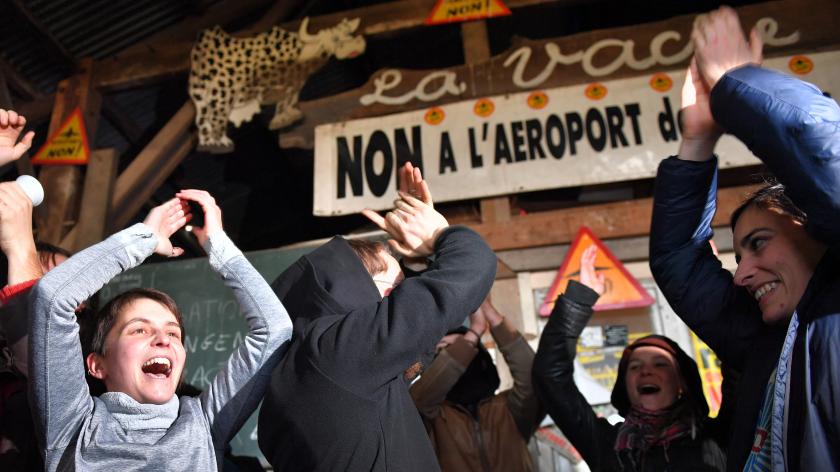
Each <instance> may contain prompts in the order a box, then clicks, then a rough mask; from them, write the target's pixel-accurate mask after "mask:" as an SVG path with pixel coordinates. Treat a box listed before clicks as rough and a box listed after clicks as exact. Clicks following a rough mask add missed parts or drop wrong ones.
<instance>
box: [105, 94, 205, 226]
mask: <svg viewBox="0 0 840 472" xmlns="http://www.w3.org/2000/svg"><path fill="white" fill-rule="evenodd" d="M194 119H195V107H194V106H193V103H192V101H189V100H188V101H187V102H186V103H185V104H184V106H182V107H181V109H180V110H178V112H177V113H175V115H174V116H173V117H172V119H170V120H169V122H168V123H166V125H164V127H163V128H162V129H161V130H160V131H159V132H158V134H157V135H155V137H154V138H152V140H151V141H149V144H147V145H146V147H145V148H143V150H142V151H140V153H139V154H138V155H137V157H135V158H134V160H133V161H131V164H130V165H129V166H128V167H127V168H126V169H125V170H124V171H123V172H122V173H121V174H120V176H119V177H118V178H117V183H116V187H115V188H114V198H113V201H112V202H111V225H112V228H113V229H119V228H122V227H123V226H124V225H125V224H126V223H128V221H130V219H131V218H132V217H133V216H134V215H135V214H136V213H137V212H138V211H139V210H140V208H141V207H142V206H143V204H144V203H146V201H148V200H149V197H151V196H152V194H153V193H154V192H155V190H157V189H158V187H160V185H161V184H162V183H163V182H164V181H165V180H166V179H167V178H168V177H169V175H170V174H171V173H172V171H174V170H175V168H176V167H178V164H180V163H181V161H183V160H184V158H185V157H187V155H188V154H189V153H190V151H192V150H193V148H194V147H195V143H196V139H197V137H196V133H195V132H193V131H190V127H191V126H192V124H193V120H194Z"/></svg>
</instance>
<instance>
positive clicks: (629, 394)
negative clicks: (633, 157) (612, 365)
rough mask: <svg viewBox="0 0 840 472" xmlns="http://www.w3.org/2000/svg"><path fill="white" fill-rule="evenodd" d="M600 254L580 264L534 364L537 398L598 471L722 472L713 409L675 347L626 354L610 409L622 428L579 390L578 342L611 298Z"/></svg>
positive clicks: (668, 343)
mask: <svg viewBox="0 0 840 472" xmlns="http://www.w3.org/2000/svg"><path fill="white" fill-rule="evenodd" d="M595 256H596V248H595V247H594V246H591V247H589V248H588V249H587V250H586V251H584V253H583V255H582V256H581V271H580V278H581V282H580V283H578V282H577V281H574V280H572V281H570V282H569V286H568V288H567V289H566V293H564V294H563V295H560V296H559V297H558V298H557V302H556V303H555V305H554V310H553V311H552V313H551V318H550V319H549V321H548V324H547V325H546V327H545V330H543V333H542V337H541V339H540V346H539V349H538V351H537V355H536V358H535V359H534V369H533V370H534V387H535V389H536V392H537V397H538V398H539V399H540V401H541V402H542V404H543V406H544V407H545V408H546V410H547V411H548V414H549V415H551V418H552V419H553V420H554V422H555V424H556V425H557V426H558V427H559V428H560V429H561V430H562V431H563V434H565V435H566V437H567V438H568V439H569V441H570V442H571V443H572V445H573V446H574V447H575V448H576V449H577V450H578V452H579V453H580V455H581V456H582V457H583V459H584V460H585V461H586V463H587V465H588V466H589V468H590V469H591V470H592V471H625V470H627V471H630V470H632V471H662V470H668V471H719V470H724V469H725V466H726V463H725V459H724V455H723V452H722V451H721V450H720V448H719V447H718V445H717V443H716V442H715V441H714V440H712V439H711V438H710V437H709V436H708V435H707V434H706V432H705V425H706V422H707V421H708V413H709V407H708V406H707V404H706V398H705V397H704V395H703V387H702V384H701V382H700V374H699V373H698V372H697V365H696V364H695V362H694V360H692V359H691V358H690V357H689V356H688V355H687V354H686V353H685V352H684V351H683V350H682V349H680V347H679V346H678V345H677V343H675V342H674V341H673V340H671V339H669V338H666V337H664V336H658V335H650V336H645V337H643V338H641V339H638V340H637V341H635V342H634V343H632V344H631V345H629V346H627V348H626V349H624V353H623V354H622V356H621V361H620V362H619V366H618V377H617V379H616V383H615V386H614V387H613V391H612V397H611V401H612V404H613V406H615V408H616V409H617V410H618V412H619V414H620V415H621V416H623V417H624V422H623V423H618V424H616V425H611V424H610V423H609V422H607V420H606V419H604V418H599V417H597V416H596V415H595V413H594V412H593V411H592V407H590V405H589V403H588V402H587V401H586V399H585V398H584V397H583V395H582V394H581V393H580V391H579V390H578V389H577V386H576V385H575V382H574V378H573V374H574V358H575V350H576V346H577V340H578V338H579V337H580V334H581V332H582V331H583V328H584V327H585V326H586V324H587V323H588V322H589V319H590V317H591V316H592V306H593V305H594V304H595V302H596V301H597V300H598V297H599V296H600V294H602V293H603V291H604V276H603V274H596V273H595Z"/></svg>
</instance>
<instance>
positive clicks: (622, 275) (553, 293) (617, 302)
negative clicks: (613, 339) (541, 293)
mask: <svg viewBox="0 0 840 472" xmlns="http://www.w3.org/2000/svg"><path fill="white" fill-rule="evenodd" d="M593 244H594V245H595V246H596V247H597V248H598V255H597V256H596V258H595V271H596V272H598V273H602V274H604V275H605V278H606V284H605V285H606V288H605V290H604V294H603V295H601V297H600V298H599V299H598V302H597V303H596V304H595V306H594V309H595V310H616V309H621V308H633V307H642V306H649V305H652V304H653V297H651V296H650V294H649V293H648V292H647V290H645V289H644V288H643V287H642V286H641V285H639V282H638V281H637V280H636V279H635V278H633V276H632V275H630V273H629V272H627V269H625V268H624V265H622V264H621V261H619V260H618V259H616V258H615V256H614V255H613V253H612V252H611V251H610V250H609V249H608V248H607V247H606V246H604V243H602V242H601V240H600V239H598V238H597V237H595V235H594V234H592V231H590V230H589V228H587V227H585V226H581V227H580V231H578V234H577V236H576V237H575V240H574V242H573V243H572V245H571V246H570V247H569V251H568V252H567V253H566V258H565V259H563V264H562V265H561V266H560V270H558V271H557V277H555V278H554V282H553V283H552V284H551V288H549V289H548V293H546V295H545V300H544V301H543V304H542V306H540V315H541V316H548V315H550V314H551V310H553V309H554V301H555V300H557V296H558V295H560V294H561V293H563V292H565V291H566V286H567V285H569V280H572V279H574V280H577V281H580V256H581V254H583V251H584V250H586V248H587V247H589V246H590V245H593Z"/></svg>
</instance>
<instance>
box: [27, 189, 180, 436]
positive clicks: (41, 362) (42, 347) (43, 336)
mask: <svg viewBox="0 0 840 472" xmlns="http://www.w3.org/2000/svg"><path fill="white" fill-rule="evenodd" d="M184 222H185V216H184V212H183V210H182V209H181V205H180V203H179V202H178V200H177V199H173V200H170V201H169V202H166V203H165V204H163V205H161V206H159V207H156V208H155V209H154V210H152V212H151V213H150V214H149V217H147V218H146V221H145V223H138V224H136V225H134V226H132V227H130V228H127V229H125V230H123V231H120V232H119V233H117V234H115V235H113V236H111V237H110V238H108V239H106V240H105V241H103V242H101V243H99V244H96V245H94V246H91V247H89V248H87V249H85V250H84V251H81V252H80V253H78V254H76V255H75V256H73V257H71V258H70V259H68V260H67V261H66V262H64V263H62V264H61V265H59V266H57V267H56V268H55V269H53V270H51V271H50V272H48V273H47V274H46V275H45V276H44V277H42V278H41V280H39V281H38V283H37V284H35V287H34V288H33V291H32V294H31V298H30V307H31V308H30V314H31V320H30V336H29V393H30V398H31V403H32V407H33V411H32V413H33V417H34V419H35V426H36V430H37V432H38V436H39V441H40V442H41V445H42V446H44V447H46V448H47V449H48V450H50V449H55V448H61V447H64V446H66V445H67V444H68V442H69V441H70V440H72V439H73V436H74V434H75V433H76V432H77V431H78V427H79V425H80V424H81V422H82V421H83V420H84V418H85V416H86V415H88V414H89V413H90V410H91V408H92V405H93V402H92V400H91V398H90V393H89V392H88V387H87V383H86V382H85V374H84V370H83V369H84V367H83V366H84V361H83V359H82V347H81V344H80V342H79V327H78V325H77V324H76V314H75V311H76V308H77V307H78V306H79V305H80V304H81V303H82V302H83V301H85V300H87V299H88V298H89V297H90V296H91V295H93V294H94V293H95V292H96V291H97V290H99V289H100V288H102V286H103V285H105V284H106V283H108V282H109V281H110V280H111V279H112V278H113V277H114V276H116V275H117V274H120V273H121V272H123V271H125V270H128V269H131V268H132V267H135V266H137V265H139V264H140V263H141V262H143V260H144V259H146V257H148V256H149V255H151V254H152V253H153V252H158V253H160V254H164V255H171V254H174V253H176V252H180V250H177V251H176V250H174V249H173V248H172V245H171V243H170V242H169V236H170V235H171V234H172V233H173V232H174V231H175V230H176V229H177V228H180V227H181V226H183V224H184Z"/></svg>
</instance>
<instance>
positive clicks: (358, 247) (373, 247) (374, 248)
mask: <svg viewBox="0 0 840 472" xmlns="http://www.w3.org/2000/svg"><path fill="white" fill-rule="evenodd" d="M347 244H348V245H349V246H350V249H352V250H353V252H355V253H356V255H357V256H359V259H361V261H362V265H363V266H365V270H367V271H368V274H370V275H375V274H380V273H382V272H385V271H386V270H388V263H386V262H385V260H384V259H383V258H382V257H381V256H380V255H379V253H380V251H385V252H387V251H388V248H387V246H385V244H384V243H383V242H382V241H368V240H366V239H348V240H347Z"/></svg>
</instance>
